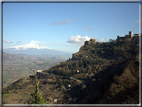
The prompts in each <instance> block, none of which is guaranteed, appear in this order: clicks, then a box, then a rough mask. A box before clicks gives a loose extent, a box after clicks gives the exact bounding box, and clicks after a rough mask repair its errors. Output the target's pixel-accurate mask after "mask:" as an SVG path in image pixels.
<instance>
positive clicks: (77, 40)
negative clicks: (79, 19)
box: [67, 35, 90, 45]
mask: <svg viewBox="0 0 142 107" xmlns="http://www.w3.org/2000/svg"><path fill="white" fill-rule="evenodd" d="M68 39H69V41H67V42H68V43H76V44H79V45H83V44H84V42H85V41H87V40H90V38H89V37H88V36H85V37H81V36H80V35H77V36H71V37H69V38H68Z"/></svg>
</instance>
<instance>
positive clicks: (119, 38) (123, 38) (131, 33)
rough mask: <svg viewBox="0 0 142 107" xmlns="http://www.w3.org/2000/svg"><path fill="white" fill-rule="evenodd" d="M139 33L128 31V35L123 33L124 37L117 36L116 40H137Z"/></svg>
mask: <svg viewBox="0 0 142 107" xmlns="http://www.w3.org/2000/svg"><path fill="white" fill-rule="evenodd" d="M139 36H140V34H134V35H133V32H132V31H129V35H125V36H124V37H120V36H117V39H116V41H131V40H138V39H139Z"/></svg>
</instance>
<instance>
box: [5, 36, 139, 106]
mask: <svg viewBox="0 0 142 107" xmlns="http://www.w3.org/2000/svg"><path fill="white" fill-rule="evenodd" d="M138 44H139V41H138V40H124V41H115V40H114V41H110V42H105V43H100V42H97V41H95V40H94V39H91V40H90V41H86V42H85V44H84V45H83V46H82V47H81V48H80V50H79V52H77V53H74V54H73V56H72V58H71V59H69V60H67V61H65V62H60V63H59V64H58V65H55V66H53V67H51V68H50V69H48V70H45V71H43V72H46V73H48V75H43V76H38V78H39V81H40V84H39V88H40V91H41V93H42V95H43V97H44V98H45V99H46V100H47V101H48V104H49V103H50V104H53V103H58V104H70V103H73V104H138V103H139V54H138V53H139V45H138ZM34 87H35V81H34V78H33V76H27V77H24V78H22V79H19V80H18V81H16V82H14V83H13V84H11V85H9V86H7V87H5V88H4V89H3V103H6V104H7V103H8V104H10V103H14V104H17V103H26V102H29V101H30V100H31V97H30V96H29V95H27V96H26V95H25V96H24V94H18V93H13V92H12V90H14V89H15V90H18V91H19V92H27V93H33V92H34V89H35V88H34ZM13 96H19V97H18V98H14V97H13ZM55 99H57V101H56V102H54V100H55Z"/></svg>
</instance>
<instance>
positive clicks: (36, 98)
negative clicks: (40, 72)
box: [30, 70, 47, 104]
mask: <svg viewBox="0 0 142 107" xmlns="http://www.w3.org/2000/svg"><path fill="white" fill-rule="evenodd" d="M32 71H33V73H34V74H35V81H36V90H35V93H34V94H31V96H32V97H33V98H34V100H33V101H31V102H30V104H47V102H46V100H45V99H44V98H43V97H42V95H41V93H40V90H39V88H38V85H39V81H38V78H37V74H36V73H35V72H34V70H32Z"/></svg>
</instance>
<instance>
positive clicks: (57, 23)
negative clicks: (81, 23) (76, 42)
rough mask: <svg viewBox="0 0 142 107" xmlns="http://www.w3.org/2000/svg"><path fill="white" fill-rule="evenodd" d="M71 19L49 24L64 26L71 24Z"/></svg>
mask: <svg viewBox="0 0 142 107" xmlns="http://www.w3.org/2000/svg"><path fill="white" fill-rule="evenodd" d="M72 21H73V19H66V20H60V21H59V22H51V24H52V25H66V24H67V23H69V22H72Z"/></svg>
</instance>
